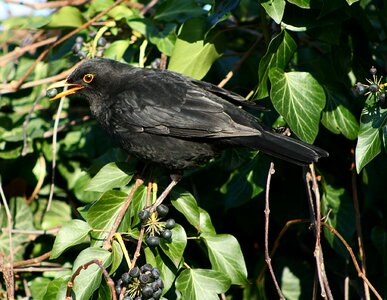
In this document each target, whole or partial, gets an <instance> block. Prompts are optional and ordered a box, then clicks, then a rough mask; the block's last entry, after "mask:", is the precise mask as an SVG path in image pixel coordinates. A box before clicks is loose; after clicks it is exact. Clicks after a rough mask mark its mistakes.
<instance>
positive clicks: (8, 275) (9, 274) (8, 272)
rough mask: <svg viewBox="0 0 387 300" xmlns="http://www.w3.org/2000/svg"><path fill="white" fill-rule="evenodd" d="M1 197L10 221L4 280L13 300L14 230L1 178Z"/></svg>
mask: <svg viewBox="0 0 387 300" xmlns="http://www.w3.org/2000/svg"><path fill="white" fill-rule="evenodd" d="M0 195H1V200H2V202H3V205H4V209H5V213H6V215H7V221H8V229H9V231H8V240H9V258H8V259H7V263H5V264H4V269H5V270H4V271H3V272H4V274H3V277H4V280H5V285H6V288H7V295H8V299H10V300H13V299H14V297H15V281H14V280H15V279H14V269H13V261H14V257H13V242H12V232H11V230H12V228H13V219H12V214H11V211H10V210H9V207H8V203H7V199H6V198H5V195H4V191H3V185H2V182H1V178H0Z"/></svg>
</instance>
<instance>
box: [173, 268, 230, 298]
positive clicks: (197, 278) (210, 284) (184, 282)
mask: <svg viewBox="0 0 387 300" xmlns="http://www.w3.org/2000/svg"><path fill="white" fill-rule="evenodd" d="M230 285H231V282H230V280H229V279H228V278H227V277H226V276H224V275H223V274H222V273H221V272H218V271H215V270H206V269H187V270H184V271H183V272H181V273H180V275H179V277H178V278H177V279H176V288H177V289H178V290H179V291H180V292H181V293H182V295H183V297H182V299H184V300H198V299H206V300H219V296H218V294H221V293H224V292H225V291H227V290H228V288H229V287H230Z"/></svg>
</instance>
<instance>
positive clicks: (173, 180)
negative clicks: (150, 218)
mask: <svg viewBox="0 0 387 300" xmlns="http://www.w3.org/2000/svg"><path fill="white" fill-rule="evenodd" d="M181 178H182V175H181V174H171V182H170V183H169V185H168V186H167V188H166V189H165V190H164V191H163V192H162V193H161V195H160V196H159V197H158V198H157V200H156V202H155V203H153V205H152V206H151V207H150V208H149V212H151V213H152V212H154V211H155V210H156V208H157V206H159V205H160V204H161V203H162V202H163V201H164V199H165V198H166V197H167V196H168V194H169V193H170V192H171V190H172V189H173V187H174V186H175V185H176V184H178V183H179V181H180V180H181Z"/></svg>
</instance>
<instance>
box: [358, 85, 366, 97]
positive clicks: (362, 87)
mask: <svg viewBox="0 0 387 300" xmlns="http://www.w3.org/2000/svg"><path fill="white" fill-rule="evenodd" d="M365 91H366V87H365V86H364V85H363V84H361V83H360V82H358V83H357V84H356V92H357V93H358V94H359V95H363V94H364V93H365Z"/></svg>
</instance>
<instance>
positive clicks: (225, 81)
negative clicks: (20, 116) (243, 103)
mask: <svg viewBox="0 0 387 300" xmlns="http://www.w3.org/2000/svg"><path fill="white" fill-rule="evenodd" d="M261 39H262V35H260V36H259V37H258V38H257V39H256V41H255V42H254V44H253V45H252V46H251V47H250V48H249V49H248V50H247V51H246V52H245V54H243V56H242V57H241V59H240V60H239V61H238V62H237V63H236V64H235V66H234V67H233V68H232V69H231V71H230V72H228V73H227V75H226V77H225V78H224V79H223V80H222V81H221V82H220V83H219V84H218V86H219V87H224V86H225V85H226V83H227V82H228V81H229V80H230V79H231V78H232V76H234V73H235V72H236V71H237V70H238V69H239V68H240V67H241V65H242V64H243V63H244V62H245V60H246V59H247V58H249V56H250V55H251V54H252V53H253V50H254V49H255V47H257V46H258V44H259V42H260V41H261Z"/></svg>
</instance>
